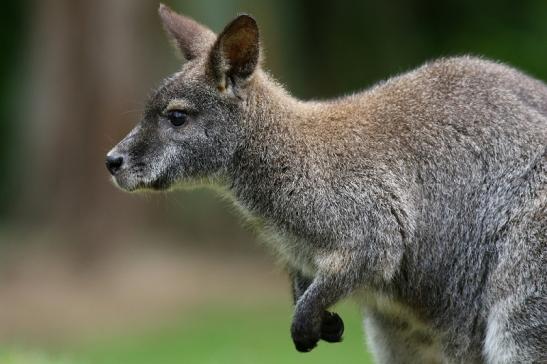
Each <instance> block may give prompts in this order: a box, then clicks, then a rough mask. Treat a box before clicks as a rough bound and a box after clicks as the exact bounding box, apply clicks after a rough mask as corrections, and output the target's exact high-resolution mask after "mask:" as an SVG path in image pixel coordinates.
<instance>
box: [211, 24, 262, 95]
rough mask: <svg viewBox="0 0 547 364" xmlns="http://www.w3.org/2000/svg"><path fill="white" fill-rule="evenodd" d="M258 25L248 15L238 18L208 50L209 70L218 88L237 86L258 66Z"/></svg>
mask: <svg viewBox="0 0 547 364" xmlns="http://www.w3.org/2000/svg"><path fill="white" fill-rule="evenodd" d="M259 42H260V40H259V35H258V26H257V25H256V21H255V20H254V19H253V18H252V17H250V16H249V15H240V16H238V17H237V18H236V19H234V20H233V21H232V22H231V23H230V24H228V25H227V26H226V28H224V30H223V31H222V33H221V34H220V35H219V36H218V38H217V40H216V42H215V45H214V46H213V49H212V51H211V67H212V70H213V73H214V76H215V78H216V81H217V82H218V87H219V89H225V88H226V87H229V86H230V85H231V86H239V85H240V84H241V83H242V82H244V81H246V80H247V79H248V78H249V77H250V76H251V75H252V74H253V72H254V70H255V69H256V67H257V65H258V60H259V56H260V44H259Z"/></svg>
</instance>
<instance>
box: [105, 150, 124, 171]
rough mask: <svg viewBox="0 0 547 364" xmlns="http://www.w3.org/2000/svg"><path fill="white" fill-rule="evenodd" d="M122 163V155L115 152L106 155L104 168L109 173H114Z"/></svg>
mask: <svg viewBox="0 0 547 364" xmlns="http://www.w3.org/2000/svg"><path fill="white" fill-rule="evenodd" d="M122 164H123V157H122V156H120V155H117V154H114V155H110V154H108V155H107V156H106V168H107V169H108V171H109V172H110V174H111V175H115V174H116V172H118V171H119V170H120V168H121V167H122Z"/></svg>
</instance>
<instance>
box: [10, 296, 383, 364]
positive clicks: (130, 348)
mask: <svg viewBox="0 0 547 364" xmlns="http://www.w3.org/2000/svg"><path fill="white" fill-rule="evenodd" d="M337 311H339V312H340V314H341V315H342V317H343V318H344V321H345V323H346V333H345V338H344V342H343V343H341V344H327V343H324V342H321V343H320V344H319V346H318V347H317V348H315V350H314V351H313V352H311V353H306V354H301V353H297V352H296V351H295V350H294V349H293V346H292V342H291V341H290V336H289V333H288V327H289V324H290V316H291V312H290V308H289V307H288V305H287V306H273V307H260V308H251V309H242V308H239V309H233V308H223V309H218V308H203V309H201V310H200V311H199V312H195V313H192V317H191V318H190V319H188V318H187V317H185V318H184V319H181V320H180V321H178V322H177V321H175V322H172V323H171V324H169V325H167V326H165V327H164V328H162V329H158V330H154V331H152V332H147V333H138V334H132V335H128V336H124V337H118V338H116V339H108V340H105V341H104V342H102V343H98V342H97V343H94V344H87V345H84V346H83V347H79V348H72V349H69V350H66V351H61V352H57V353H55V354H51V353H49V354H34V353H30V354H29V353H28V351H27V350H12V351H6V352H0V362H1V363H6V364H180V363H184V364H232V363H233V364H274V363H275V364H279V363H283V364H292V363H294V364H296V363H298V364H306V363H309V364H311V363H313V364H322V363H325V364H327V363H329V364H332V363H337V362H343V363H345V364H352V363H356V364H357V363H358V364H367V363H372V361H371V359H370V356H369V355H368V354H367V353H366V349H365V348H364V346H363V338H362V333H361V323H360V319H359V314H358V312H357V309H356V308H355V307H354V306H343V307H341V308H340V309H339V310H337Z"/></svg>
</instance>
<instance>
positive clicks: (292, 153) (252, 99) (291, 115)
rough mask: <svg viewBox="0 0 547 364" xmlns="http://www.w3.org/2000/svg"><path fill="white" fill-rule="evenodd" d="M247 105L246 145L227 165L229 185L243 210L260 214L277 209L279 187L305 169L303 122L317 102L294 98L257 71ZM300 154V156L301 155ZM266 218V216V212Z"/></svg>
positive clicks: (309, 116) (244, 122)
mask: <svg viewBox="0 0 547 364" xmlns="http://www.w3.org/2000/svg"><path fill="white" fill-rule="evenodd" d="M252 82H253V84H252V85H250V87H252V88H253V89H252V92H250V93H249V94H250V96H249V98H248V99H247V100H246V101H245V102H246V105H247V108H248V110H247V112H246V113H245V114H246V118H245V119H244V120H242V124H243V125H242V129H243V130H244V132H243V135H242V141H241V143H240V145H239V147H238V148H237V150H236V152H235V153H234V156H233V159H232V162H231V163H230V166H229V167H228V171H227V172H228V173H227V177H228V180H227V181H226V182H227V183H228V186H229V188H230V190H231V193H232V194H233V195H234V197H235V198H236V200H238V201H239V202H240V203H241V204H242V205H243V206H245V207H246V208H247V209H248V210H251V211H252V212H258V213H262V214H263V212H264V211H265V210H271V209H272V205H275V204H276V202H275V201H274V200H275V199H276V195H277V192H276V190H277V189H278V188H283V187H282V186H284V185H285V184H286V183H287V182H288V183H289V184H290V180H291V179H292V178H293V177H291V176H298V175H300V173H297V172H296V171H295V170H296V169H305V168H306V166H305V162H304V160H305V157H306V155H304V154H303V153H305V152H304V151H303V148H302V146H303V145H305V144H306V143H305V141H304V138H305V136H304V135H303V133H302V131H301V130H300V128H299V127H298V126H299V125H301V124H302V123H301V122H302V121H304V120H308V119H309V118H311V117H312V115H311V114H310V112H311V111H312V108H311V106H313V104H311V103H306V102H302V101H300V100H298V99H296V98H294V97H292V96H290V95H289V94H288V93H287V92H286V91H285V90H284V89H283V88H282V87H281V86H280V85H279V84H277V83H276V82H275V81H273V80H272V79H271V78H270V77H269V76H268V75H267V74H265V73H263V72H258V73H257V74H256V75H255V78H254V79H253V81H252ZM298 154H300V156H299V155H298ZM266 215H267V214H266Z"/></svg>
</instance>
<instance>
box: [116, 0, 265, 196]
mask: <svg viewBox="0 0 547 364" xmlns="http://www.w3.org/2000/svg"><path fill="white" fill-rule="evenodd" d="M159 13H160V17H161V19H162V21H163V24H164V27H165V29H166V31H167V33H168V34H169V35H170V37H171V38H172V39H173V40H174V43H175V45H176V47H177V48H178V49H179V50H180V51H181V52H182V54H183V56H184V58H185V59H186V60H187V62H186V63H185V64H184V66H183V67H182V69H181V71H180V72H178V73H175V74H174V75H172V76H171V77H168V78H167V79H166V80H165V81H164V82H163V84H162V85H161V86H160V87H159V88H158V89H157V90H155V91H154V92H153V94H152V95H151V97H150V98H149V100H148V102H147V105H146V107H145V112H144V115H143V119H142V121H140V123H139V124H138V125H137V126H136V127H135V128H134V129H133V130H132V131H131V132H130V133H129V134H128V135H127V136H126V137H125V138H124V139H123V140H122V141H121V142H120V143H119V144H118V145H116V146H115V147H114V148H113V149H112V150H111V151H110V152H109V153H108V155H107V159H106V164H107V167H108V169H109V171H110V172H111V174H112V176H113V179H114V181H115V182H116V184H117V185H118V186H119V187H121V188H122V189H125V190H128V191H135V190H140V189H152V190H165V189H169V188H171V187H174V186H176V185H179V184H185V183H192V182H194V181H197V180H200V181H203V180H208V179H214V178H216V177H218V176H220V175H222V171H223V170H224V169H225V168H226V166H227V164H228V163H229V162H230V160H231V158H232V157H233V155H234V152H235V150H236V148H237V146H238V144H239V143H240V141H241V138H242V135H241V134H242V128H241V127H240V124H241V123H242V122H244V120H245V115H247V114H249V112H250V111H249V110H248V106H247V105H248V103H247V102H246V100H247V99H248V96H249V93H250V92H252V91H251V89H252V87H251V84H252V78H253V75H254V74H255V73H256V72H257V69H258V68H259V58H260V46H259V35H258V27H257V25H256V22H255V20H254V19H253V18H251V17H250V16H248V15H240V16H238V17H237V18H236V19H234V20H233V21H232V22H231V23H229V24H228V25H227V26H226V27H225V28H224V30H223V31H222V32H221V33H220V35H218V36H217V35H216V34H215V33H213V32H212V31H211V30H210V29H208V28H206V27H205V26H203V25H201V24H199V23H197V22H195V21H194V20H192V19H190V18H187V17H185V16H182V15H179V14H176V13H175V12H173V11H172V10H171V9H169V8H168V7H166V6H164V5H161V6H160V9H159Z"/></svg>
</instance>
